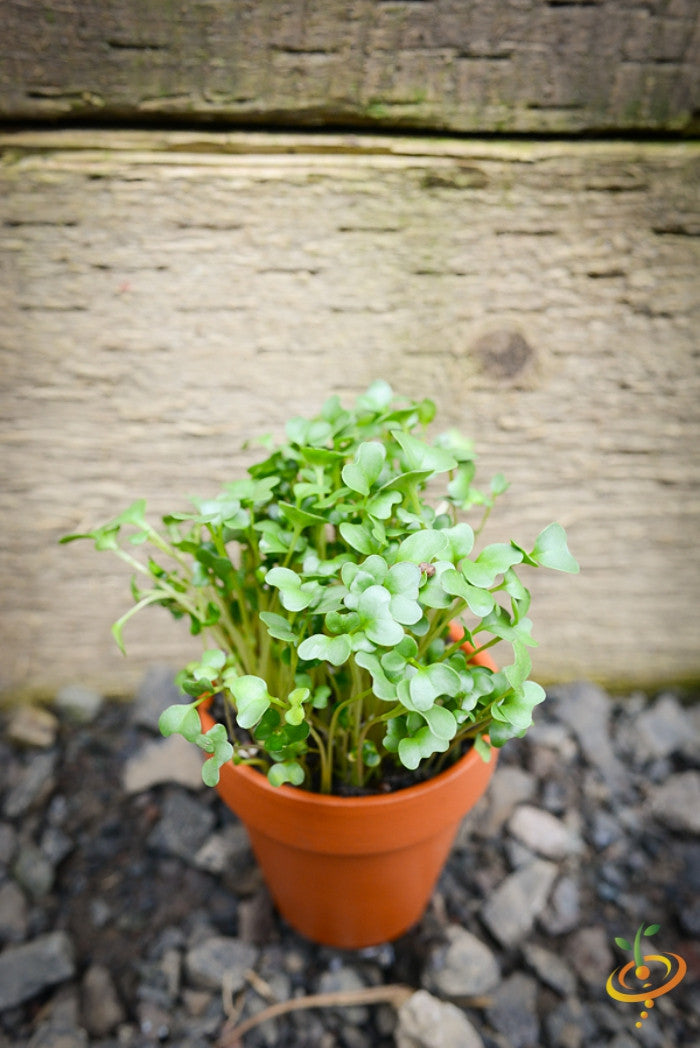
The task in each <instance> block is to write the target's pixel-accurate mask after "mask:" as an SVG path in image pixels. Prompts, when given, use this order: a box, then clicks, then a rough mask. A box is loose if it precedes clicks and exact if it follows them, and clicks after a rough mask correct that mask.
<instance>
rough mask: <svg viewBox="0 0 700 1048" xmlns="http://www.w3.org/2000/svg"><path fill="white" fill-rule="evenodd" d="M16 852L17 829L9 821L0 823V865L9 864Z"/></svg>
mask: <svg viewBox="0 0 700 1048" xmlns="http://www.w3.org/2000/svg"><path fill="white" fill-rule="evenodd" d="M16 853H17V831H16V830H15V828H14V826H12V825H11V824H10V823H9V822H2V823H0V867H2V866H5V867H7V866H9V865H10V863H11V862H12V860H13V859H14V857H15V855H16Z"/></svg>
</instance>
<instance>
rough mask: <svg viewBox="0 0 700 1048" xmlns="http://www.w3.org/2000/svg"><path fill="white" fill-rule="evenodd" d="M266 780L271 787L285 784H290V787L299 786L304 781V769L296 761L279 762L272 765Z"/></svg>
mask: <svg viewBox="0 0 700 1048" xmlns="http://www.w3.org/2000/svg"><path fill="white" fill-rule="evenodd" d="M267 778H268V782H270V784H271V785H272V786H282V785H283V784H284V783H285V782H289V783H291V784H292V786H301V784H302V782H303V781H304V769H303V768H302V766H301V764H299V762H298V761H280V762H279V763H278V764H273V765H272V767H271V768H270V770H269V771H268V773H267Z"/></svg>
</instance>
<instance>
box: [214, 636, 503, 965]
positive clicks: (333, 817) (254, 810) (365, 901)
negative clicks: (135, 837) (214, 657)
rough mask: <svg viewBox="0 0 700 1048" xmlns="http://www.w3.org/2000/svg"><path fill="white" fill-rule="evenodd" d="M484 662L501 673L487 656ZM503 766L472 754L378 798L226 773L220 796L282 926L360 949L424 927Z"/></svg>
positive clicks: (236, 769) (242, 771)
mask: <svg viewBox="0 0 700 1048" xmlns="http://www.w3.org/2000/svg"><path fill="white" fill-rule="evenodd" d="M475 661H476V662H478V663H479V664H480V665H485V666H488V667H489V668H491V669H494V670H495V668H496V667H495V666H494V664H493V662H492V661H491V660H490V659H489V657H488V656H487V655H485V654H482V655H481V656H478V657H477V659H475ZM200 716H201V720H202V726H203V730H204V731H206V730H207V729H208V728H210V727H211V726H212V724H213V723H214V722H213V720H212V718H211V716H210V714H209V713H208V712H206V711H205V710H202V709H201V708H200ZM494 764H495V755H494V756H492V759H491V761H490V763H488V764H486V763H484V761H482V760H481V758H480V757H479V756H478V754H477V753H476V752H475V751H474V750H473V749H472V750H469V752H468V753H466V754H465V756H464V757H462V759H461V760H459V761H458V762H457V763H456V764H454V765H453V766H452V767H451V768H449V769H448V770H447V771H445V772H443V773H442V774H440V775H438V776H436V777H435V778H434V779H430V780H428V781H427V782H424V783H420V784H419V785H417V786H409V787H407V788H406V789H403V790H397V791H396V792H395V793H390V794H383V795H381V796H369V797H334V796H329V795H326V794H319V793H310V792H308V791H305V790H300V789H296V788H294V787H291V786H278V787H275V786H271V785H270V784H269V782H268V781H267V778H266V777H265V776H264V775H263V774H261V773H260V772H259V771H256V770H254V769H252V768H248V767H246V766H244V765H233V764H226V765H224V766H223V767H222V769H221V779H220V782H219V786H218V792H219V794H220V796H221V798H222V799H223V801H224V802H225V803H226V804H227V805H228V806H229V807H230V808H231V809H232V811H234V812H235V813H236V815H238V817H239V818H240V819H241V821H242V822H243V823H244V825H245V826H246V829H247V830H248V833H249V835H250V841H251V845H252V848H253V852H254V853H255V856H256V858H257V860H258V862H259V864H260V866H261V868H262V871H263V874H264V876H265V880H266V882H267V885H268V887H269V889H270V893H271V895H272V898H273V900H274V902H275V904H276V905H277V907H278V909H279V911H280V913H281V914H282V916H283V917H285V918H286V920H287V921H288V922H289V923H290V924H291V925H292V927H294V928H296V930H297V931H299V932H301V933H302V934H303V935H306V936H307V937H308V938H310V939H313V940H314V941H315V942H318V943H322V944H324V945H327V946H336V947H342V948H347V949H357V948H360V947H364V946H372V945H375V944H377V943H380V942H385V941H387V940H390V939H395V938H396V937H397V936H399V935H401V934H402V933H403V932H405V931H407V930H408V929H409V928H410V927H411V925H412V924H414V923H415V922H416V921H417V920H419V918H420V917H421V915H422V914H423V911H424V909H425V907H426V906H427V904H428V901H429V899H430V896H431V894H432V892H433V888H434V887H435V883H436V881H437V879H438V877H439V875H440V871H441V870H442V867H443V865H444V863H445V860H446V859H447V856H448V853H449V851H450V848H451V846H452V842H453V840H454V837H455V834H456V832H457V828H458V826H459V823H460V822H461V820H462V818H463V817H464V815H465V814H466V813H467V812H468V811H469V809H470V808H472V807H473V806H474V804H475V803H476V802H477V801H478V800H479V798H480V797H481V795H482V793H483V792H484V790H485V789H486V786H487V784H488V782H489V779H490V778H491V775H492V773H493V768H494Z"/></svg>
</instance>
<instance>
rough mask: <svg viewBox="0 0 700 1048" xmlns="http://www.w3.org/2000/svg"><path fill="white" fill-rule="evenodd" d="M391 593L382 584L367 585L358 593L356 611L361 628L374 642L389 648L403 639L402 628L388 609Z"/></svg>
mask: <svg viewBox="0 0 700 1048" xmlns="http://www.w3.org/2000/svg"><path fill="white" fill-rule="evenodd" d="M390 604H391V594H390V593H389V592H388V590H385V589H384V587H383V586H376V585H375V586H369V587H368V588H367V589H366V590H365V591H364V593H362V594H360V598H359V600H358V604H357V611H358V614H359V616H360V622H361V624H362V628H363V630H364V632H365V634H366V635H367V637H368V638H369V639H370V640H371V641H373V642H374V643H375V644H381V645H382V646H384V647H387V648H391V647H394V645H396V644H398V643H399V642H400V641H401V640H402V639H403V635H404V633H403V629H402V628H401V626H400V625H399V624H398V622H396V621H395V620H394V618H393V617H392V614H391V610H390Z"/></svg>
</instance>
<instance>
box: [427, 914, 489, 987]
mask: <svg viewBox="0 0 700 1048" xmlns="http://www.w3.org/2000/svg"><path fill="white" fill-rule="evenodd" d="M446 936H447V942H446V943H442V944H440V945H438V946H436V947H434V948H433V949H432V950H431V952H430V954H429V956H428V961H427V964H426V966H425V968H424V971H423V978H422V983H423V986H424V987H425V989H426V990H429V991H431V992H432V993H435V994H437V995H438V996H440V997H478V996H480V995H481V994H485V993H487V992H488V991H489V990H492V989H493V988H494V986H497V985H498V982H499V980H500V978H501V973H500V970H499V967H498V962H497V961H496V958H495V957H494V955H493V953H492V952H491V950H490V949H489V948H488V946H487V945H486V944H485V943H483V942H482V941H481V939H477V937H476V936H475V935H472V934H471V932H468V931H466V929H464V928H459V927H456V926H454V925H453V926H451V927H449V928H448V929H447V932H446Z"/></svg>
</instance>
